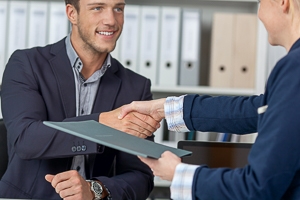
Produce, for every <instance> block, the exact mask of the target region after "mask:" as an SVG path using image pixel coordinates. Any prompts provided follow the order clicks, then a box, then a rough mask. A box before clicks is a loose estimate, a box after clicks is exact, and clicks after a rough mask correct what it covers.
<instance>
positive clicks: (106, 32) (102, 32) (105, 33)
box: [97, 31, 114, 36]
mask: <svg viewBox="0 0 300 200" xmlns="http://www.w3.org/2000/svg"><path fill="white" fill-rule="evenodd" d="M97 33H98V34H100V35H105V36H110V35H113V34H114V32H108V31H99V32H97Z"/></svg>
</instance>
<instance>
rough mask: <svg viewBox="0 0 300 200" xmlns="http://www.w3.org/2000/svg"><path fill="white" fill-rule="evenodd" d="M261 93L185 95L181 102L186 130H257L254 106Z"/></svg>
mask: <svg viewBox="0 0 300 200" xmlns="http://www.w3.org/2000/svg"><path fill="white" fill-rule="evenodd" d="M263 97H264V96H263V95H260V96H251V97H229V96H220V97H211V96H199V95H187V96H185V98H184V105H183V118H184V122H185V124H186V126H187V127H188V129H189V130H199V131H214V132H225V133H236V134H245V133H254V132H257V120H258V116H257V109H258V107H260V105H262V100H263Z"/></svg>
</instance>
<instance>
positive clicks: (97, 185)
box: [93, 182, 103, 197]
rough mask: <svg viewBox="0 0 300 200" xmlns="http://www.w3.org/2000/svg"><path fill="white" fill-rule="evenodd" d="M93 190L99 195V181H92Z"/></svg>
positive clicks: (100, 187)
mask: <svg viewBox="0 0 300 200" xmlns="http://www.w3.org/2000/svg"><path fill="white" fill-rule="evenodd" d="M93 190H94V192H95V194H96V195H99V196H100V197H101V195H102V191H103V189H102V186H101V185H100V184H99V183H97V182H93Z"/></svg>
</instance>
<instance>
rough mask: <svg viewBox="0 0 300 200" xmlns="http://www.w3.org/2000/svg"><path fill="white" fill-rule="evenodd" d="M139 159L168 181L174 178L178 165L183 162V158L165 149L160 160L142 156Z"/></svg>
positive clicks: (154, 173)
mask: <svg viewBox="0 0 300 200" xmlns="http://www.w3.org/2000/svg"><path fill="white" fill-rule="evenodd" d="M139 159H140V160H141V161H142V162H144V163H145V164H146V165H148V166H149V167H150V168H151V170H152V171H153V175H155V176H158V177H160V178H161V179H163V180H168V181H172V180H173V177H174V174H175V169H176V166H177V165H178V164H180V163H181V158H179V157H178V156H176V155H175V154H173V153H171V152H170V151H165V152H164V153H163V154H162V155H161V157H160V158H159V159H158V160H155V159H152V158H144V157H140V156H139Z"/></svg>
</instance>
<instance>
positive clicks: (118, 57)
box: [110, 38, 121, 62]
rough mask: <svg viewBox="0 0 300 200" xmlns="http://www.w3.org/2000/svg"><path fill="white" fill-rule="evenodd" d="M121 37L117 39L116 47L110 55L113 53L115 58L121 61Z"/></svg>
mask: <svg viewBox="0 0 300 200" xmlns="http://www.w3.org/2000/svg"><path fill="white" fill-rule="evenodd" d="M120 39H121V38H119V39H118V40H117V42H116V46H115V49H114V50H113V51H112V52H110V55H111V56H112V57H113V58H115V59H117V60H118V61H119V62H121V60H120V51H121V49H120Z"/></svg>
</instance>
